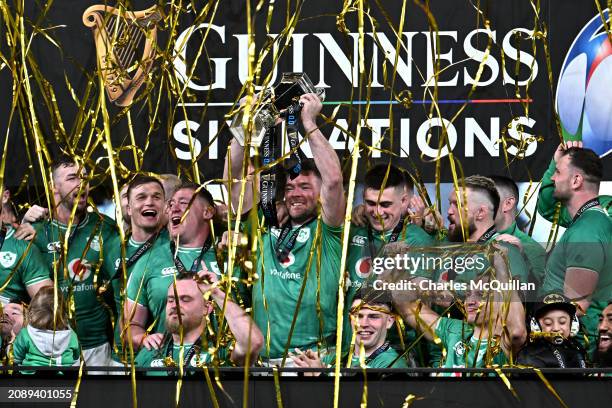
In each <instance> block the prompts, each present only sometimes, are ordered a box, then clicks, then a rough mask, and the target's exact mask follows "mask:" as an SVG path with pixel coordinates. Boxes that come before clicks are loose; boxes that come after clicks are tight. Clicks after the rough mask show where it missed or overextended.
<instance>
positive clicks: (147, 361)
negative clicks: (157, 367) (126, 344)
mask: <svg viewBox="0 0 612 408" xmlns="http://www.w3.org/2000/svg"><path fill="white" fill-rule="evenodd" d="M154 352H155V350H147V349H146V348H144V347H143V348H142V349H141V350H140V351H139V352H138V354H137V355H136V358H134V365H136V367H150V366H151V361H153V353H154Z"/></svg>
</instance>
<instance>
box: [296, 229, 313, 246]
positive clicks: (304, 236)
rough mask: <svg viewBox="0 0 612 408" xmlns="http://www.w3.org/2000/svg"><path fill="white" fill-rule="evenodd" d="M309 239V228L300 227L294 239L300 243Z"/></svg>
mask: <svg viewBox="0 0 612 408" xmlns="http://www.w3.org/2000/svg"><path fill="white" fill-rule="evenodd" d="M309 239H310V228H302V229H300V233H299V234H298V236H297V239H296V241H297V242H299V243H300V244H303V243H304V242H308V240H309Z"/></svg>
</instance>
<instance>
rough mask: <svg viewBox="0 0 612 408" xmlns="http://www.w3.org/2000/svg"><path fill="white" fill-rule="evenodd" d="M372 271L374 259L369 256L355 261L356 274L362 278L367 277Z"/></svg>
mask: <svg viewBox="0 0 612 408" xmlns="http://www.w3.org/2000/svg"><path fill="white" fill-rule="evenodd" d="M371 272H372V260H371V259H370V257H369V256H364V257H363V258H361V259H359V260H358V261H357V262H356V263H355V274H356V275H357V276H359V277H360V278H361V279H367V277H368V276H370V273H371Z"/></svg>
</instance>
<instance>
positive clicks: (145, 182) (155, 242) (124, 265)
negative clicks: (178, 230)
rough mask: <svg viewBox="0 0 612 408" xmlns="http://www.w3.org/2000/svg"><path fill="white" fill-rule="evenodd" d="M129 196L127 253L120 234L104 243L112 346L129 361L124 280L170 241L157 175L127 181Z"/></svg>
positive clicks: (115, 357) (120, 357) (116, 358)
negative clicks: (112, 310)
mask: <svg viewBox="0 0 612 408" xmlns="http://www.w3.org/2000/svg"><path fill="white" fill-rule="evenodd" d="M122 190H123V189H122ZM126 196H127V199H126V201H127V203H126V206H125V212H126V213H125V216H126V217H127V218H128V219H129V220H130V225H129V230H130V235H129V239H128V242H127V244H126V245H125V254H124V257H123V258H122V256H121V252H122V243H121V241H120V239H119V236H116V237H114V239H113V240H112V241H110V242H108V243H107V244H105V246H104V247H105V249H106V252H105V254H104V271H105V273H106V278H107V279H108V280H109V281H110V284H111V288H112V291H113V295H114V299H113V301H114V306H115V312H116V314H115V317H116V319H115V330H114V332H115V338H114V347H113V360H114V361H115V362H128V361H130V358H129V352H128V350H127V349H126V348H125V344H126V335H127V334H126V332H125V331H122V328H123V329H124V330H126V329H125V325H124V324H123V322H122V317H123V306H124V304H125V287H126V285H125V282H127V281H128V279H129V277H130V274H131V272H132V270H133V269H134V268H135V267H136V265H137V264H138V263H139V261H141V260H142V262H147V261H148V259H147V258H148V255H150V254H151V253H153V251H159V250H160V249H159V248H163V249H161V250H162V251H163V250H165V248H166V247H167V245H168V233H167V231H166V230H165V229H164V230H162V231H160V230H161V229H162V228H163V225H162V222H163V219H164V218H165V217H164V216H163V213H164V207H165V198H164V197H165V196H164V189H163V186H162V183H161V181H160V180H159V179H157V178H155V177H151V176H145V175H137V176H136V177H134V179H133V180H132V181H131V182H130V183H129V184H127V185H126ZM122 201H123V197H122ZM122 206H123V202H122ZM121 259H123V262H121Z"/></svg>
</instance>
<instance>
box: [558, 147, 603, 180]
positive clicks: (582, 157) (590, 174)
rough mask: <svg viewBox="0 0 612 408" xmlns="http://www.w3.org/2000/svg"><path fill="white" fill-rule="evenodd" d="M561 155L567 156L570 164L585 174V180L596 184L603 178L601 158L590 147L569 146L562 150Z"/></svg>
mask: <svg viewBox="0 0 612 408" xmlns="http://www.w3.org/2000/svg"><path fill="white" fill-rule="evenodd" d="M563 156H569V158H570V163H571V164H572V166H574V167H576V168H577V169H579V170H580V171H581V172H583V173H584V175H585V176H586V177H585V179H586V181H588V182H590V183H593V184H597V185H599V183H600V182H601V180H602V179H603V163H602V161H601V158H599V156H598V155H597V153H595V152H594V151H593V150H591V149H584V148H580V147H570V148H569V149H566V150H564V151H563Z"/></svg>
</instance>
